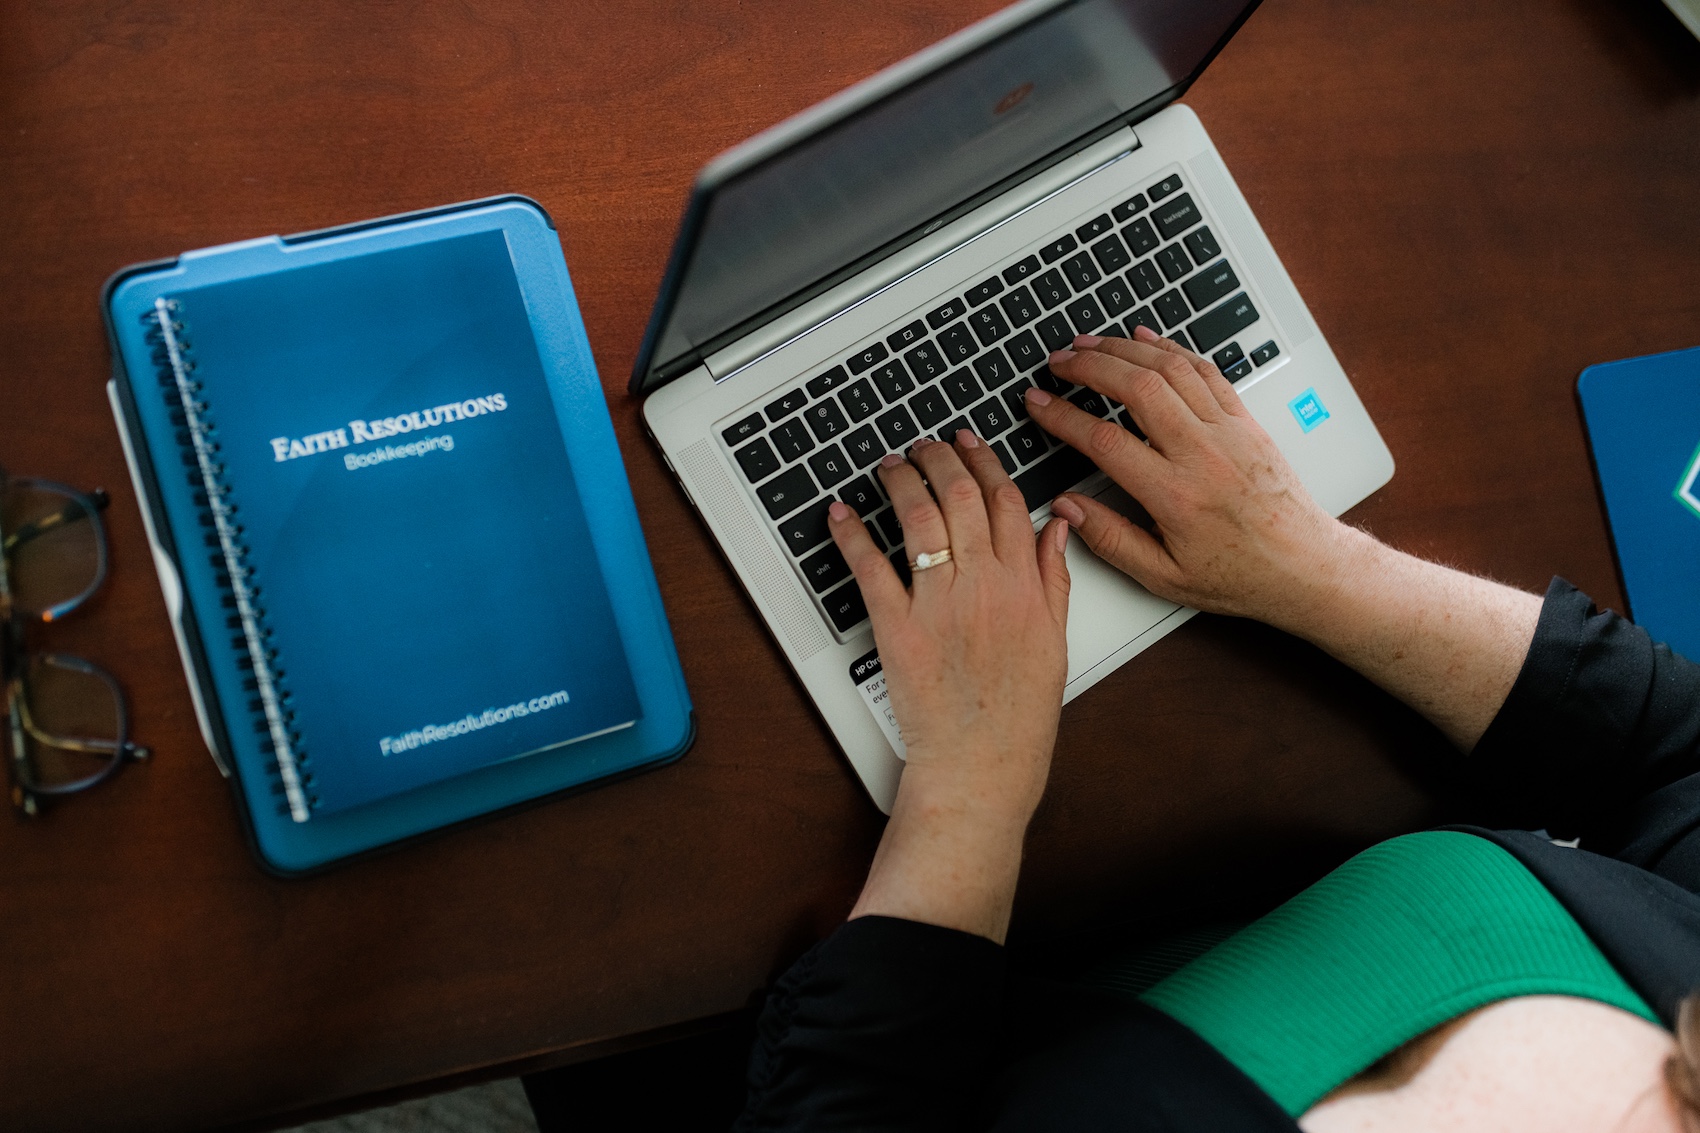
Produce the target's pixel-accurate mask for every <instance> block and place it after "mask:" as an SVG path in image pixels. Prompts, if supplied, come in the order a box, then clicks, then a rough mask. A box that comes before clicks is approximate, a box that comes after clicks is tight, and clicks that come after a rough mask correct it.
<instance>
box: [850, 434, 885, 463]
mask: <svg viewBox="0 0 1700 1133" xmlns="http://www.w3.org/2000/svg"><path fill="white" fill-rule="evenodd" d="M844 451H845V452H847V453H849V454H850V462H851V463H852V464H854V465H855V466H856V467H857V468H866V467H867V466H868V465H870V464H872V463H873V462H874V461H876V460H878V459H879V458H880V457H882V456H884V455H885V446H884V445H882V444H880V438H879V434H878V433H876V432H874V427H873V426H872V425H863V426H862V427H861V428H860V429H857V430H856V431H855V432H854V433H851V434H850V435H849V436H847V437H845V438H844Z"/></svg>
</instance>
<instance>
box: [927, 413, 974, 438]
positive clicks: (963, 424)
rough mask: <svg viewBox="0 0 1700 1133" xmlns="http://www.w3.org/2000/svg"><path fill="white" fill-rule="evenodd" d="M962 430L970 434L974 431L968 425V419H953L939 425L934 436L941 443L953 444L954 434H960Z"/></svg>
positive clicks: (971, 426)
mask: <svg viewBox="0 0 1700 1133" xmlns="http://www.w3.org/2000/svg"><path fill="white" fill-rule="evenodd" d="M964 429H967V430H968V431H969V432H970V433H972V432H973V431H974V426H973V425H971V424H969V422H968V418H966V417H953V418H951V419H950V420H949V421H946V422H945V423H944V424H943V425H940V426H939V431H938V432H937V433H936V434H934V435H935V436H937V437H938V439H939V440H941V441H945V442H948V443H950V444H955V443H956V434H958V433H960V432H961V431H962V430H964Z"/></svg>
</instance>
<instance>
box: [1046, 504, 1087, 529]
mask: <svg viewBox="0 0 1700 1133" xmlns="http://www.w3.org/2000/svg"><path fill="white" fill-rule="evenodd" d="M1051 514H1052V515H1060V516H1062V517H1063V518H1064V519H1066V520H1068V521H1069V522H1070V523H1072V524H1074V526H1076V527H1079V526H1080V525H1081V524H1082V523H1085V522H1086V513H1085V512H1083V511H1081V510H1080V505H1079V504H1077V503H1075V502H1074V501H1073V500H1071V499H1069V498H1068V497H1067V496H1058V497H1057V498H1056V499H1054V500H1052V501H1051Z"/></svg>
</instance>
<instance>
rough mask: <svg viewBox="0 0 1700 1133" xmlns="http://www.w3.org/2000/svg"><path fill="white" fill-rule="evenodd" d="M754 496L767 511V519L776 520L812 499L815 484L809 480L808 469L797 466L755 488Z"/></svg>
mask: <svg viewBox="0 0 1700 1133" xmlns="http://www.w3.org/2000/svg"><path fill="white" fill-rule="evenodd" d="M756 495H757V496H759V497H761V505H762V507H765V508H766V509H767V514H768V517H769V518H770V519H778V518H779V517H780V516H784V515H790V514H791V513H792V512H794V511H796V510H797V509H798V508H800V507H802V506H803V505H804V504H806V503H808V502H809V501H810V500H812V499H814V498H815V495H816V492H815V482H814V481H813V480H811V479H809V472H808V469H806V468H804V467H803V466H802V465H801V464H799V465H797V466H796V467H795V468H792V469H790V470H789V471H786V472H781V473H780V474H779V475H777V476H775V477H774V478H773V479H771V480H769V481H768V482H767V483H765V484H763V485H762V486H761V487H759V488H757V489H756Z"/></svg>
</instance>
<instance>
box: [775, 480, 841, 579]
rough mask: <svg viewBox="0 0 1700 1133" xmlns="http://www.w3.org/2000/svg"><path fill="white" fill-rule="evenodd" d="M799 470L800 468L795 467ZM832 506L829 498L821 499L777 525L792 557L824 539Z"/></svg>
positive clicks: (812, 547)
mask: <svg viewBox="0 0 1700 1133" xmlns="http://www.w3.org/2000/svg"><path fill="white" fill-rule="evenodd" d="M797 471H798V472H801V471H802V469H801V468H799V469H797ZM831 507H832V501H831V500H822V501H821V502H820V503H818V504H815V505H814V506H813V507H810V508H805V509H804V510H803V511H801V512H799V513H798V514H797V516H796V518H794V519H791V520H789V521H787V522H785V523H782V524H780V525H779V538H780V539H781V540H782V541H783V542H784V543H785V549H786V550H787V551H790V552H791V555H792V557H793V558H801V557H802V556H803V555H805V554H807V553H808V552H809V551H810V550H812V549H814V548H815V547H818V546H820V545H821V543H823V542H825V541H826V538H827V535H828V532H827V529H826V520H827V512H828V510H830V509H831Z"/></svg>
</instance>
